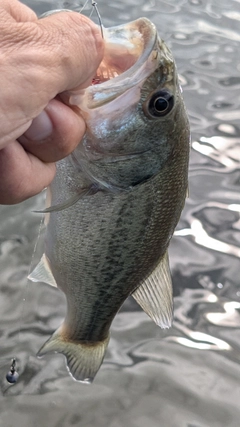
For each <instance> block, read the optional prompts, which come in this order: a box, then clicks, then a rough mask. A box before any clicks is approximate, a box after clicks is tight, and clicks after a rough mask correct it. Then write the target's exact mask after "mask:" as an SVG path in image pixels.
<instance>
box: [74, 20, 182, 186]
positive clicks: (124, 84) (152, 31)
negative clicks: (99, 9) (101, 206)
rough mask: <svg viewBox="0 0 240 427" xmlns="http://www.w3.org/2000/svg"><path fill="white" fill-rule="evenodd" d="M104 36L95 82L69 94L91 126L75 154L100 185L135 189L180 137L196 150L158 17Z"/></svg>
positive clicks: (108, 31)
mask: <svg viewBox="0 0 240 427" xmlns="http://www.w3.org/2000/svg"><path fill="white" fill-rule="evenodd" d="M103 34H104V41H105V55H104V59H103V61H102V63H101V64H100V66H99V68H98V70H97V72H96V75H95V77H94V79H93V80H92V84H91V85H90V86H89V87H87V88H85V89H82V90H80V91H72V92H68V102H69V103H70V104H71V105H75V106H77V107H78V108H79V111H80V114H81V115H82V116H83V118H84V120H85V122H86V125H87V130H86V134H85V136H84V139H83V141H81V143H80V144H79V146H78V147H77V148H76V150H75V151H74V153H73V158H74V161H75V163H76V164H78V166H79V167H80V169H81V170H84V171H85V173H86V174H87V175H88V177H89V179H90V180H91V181H94V182H97V183H98V184H99V185H100V186H103V187H107V188H109V189H111V188H112V189H114V188H118V187H119V188H129V187H132V186H134V185H137V184H138V183H140V182H142V181H144V180H146V179H147V178H149V177H151V176H153V175H154V174H156V173H158V171H159V170H160V169H161V168H162V167H163V166H164V165H165V163H166V162H167V161H168V159H169V157H170V156H171V153H172V152H173V150H174V149H175V148H176V145H178V144H179V140H182V139H183V140H184V144H185V145H186V146H187V147H188V148H189V125H188V118H187V114H186V110H185V107H184V103H183V99H182V95H181V88H180V85H179V82H178V76H177V71H176V65H175V62H174V59H173V56H172V54H171V52H170V50H169V48H168V47H167V46H166V44H165V43H164V41H163V40H162V39H161V38H160V37H159V35H158V32H157V29H156V27H155V25H154V24H153V23H152V22H151V21H149V20H148V19H146V18H140V19H138V20H136V21H133V22H130V23H127V24H124V25H120V26H116V27H112V28H108V29H104V32H103ZM185 151H186V150H185Z"/></svg>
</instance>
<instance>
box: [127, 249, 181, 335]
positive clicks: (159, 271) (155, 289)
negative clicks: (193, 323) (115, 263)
mask: <svg viewBox="0 0 240 427" xmlns="http://www.w3.org/2000/svg"><path fill="white" fill-rule="evenodd" d="M132 296H133V298H134V299H135V300H136V301H137V303H138V304H139V305H140V306H141V307H142V309H143V310H144V311H145V313H146V314H148V316H150V317H151V319H152V320H153V321H154V322H155V323H156V324H157V325H159V326H160V327H161V328H169V327H170V326H171V324H172V316H173V296H172V280H171V274H170V268H169V262H168V253H167V252H166V253H165V255H164V257H163V258H162V259H161V261H160V263H159V264H158V266H157V267H156V268H155V270H154V271H153V272H152V274H151V275H150V276H149V277H148V278H147V279H146V280H145V282H144V283H143V284H142V285H141V286H139V288H137V289H136V290H135V291H134V292H133V294H132Z"/></svg>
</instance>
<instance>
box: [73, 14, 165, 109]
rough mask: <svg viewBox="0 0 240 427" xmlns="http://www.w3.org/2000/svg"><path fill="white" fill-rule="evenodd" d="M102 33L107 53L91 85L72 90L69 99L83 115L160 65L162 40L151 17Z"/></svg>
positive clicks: (139, 80) (142, 79)
mask: <svg viewBox="0 0 240 427" xmlns="http://www.w3.org/2000/svg"><path fill="white" fill-rule="evenodd" d="M103 36H104V42H105V54H104V58H103V60H102V62H101V64H100V66H99V68H98V70H97V72H96V75H95V76H94V78H93V80H92V82H91V85H90V86H89V87H87V88H85V89H84V90H81V91H80V92H75V91H73V92H70V93H69V95H70V98H69V103H70V104H72V105H77V106H78V107H79V108H80V109H81V111H82V113H83V115H84V112H86V113H89V112H90V110H93V109H96V108H98V107H101V106H103V105H104V104H107V103H109V102H111V101H113V100H114V99H115V98H117V97H119V96H120V95H122V94H124V93H126V92H127V91H128V90H129V89H131V88H133V87H138V86H140V83H141V82H143V81H144V80H145V79H146V78H147V77H149V75H150V74H151V73H152V72H153V71H154V70H155V69H156V68H157V67H158V66H159V58H158V55H159V53H160V51H161V46H160V44H161V40H160V39H159V38H158V34H157V29H156V27H155V25H154V24H153V23H152V22H151V21H149V19H147V18H139V19H137V20H136V21H133V22H130V23H127V24H124V25H119V26H116V27H111V28H107V29H104V30H103Z"/></svg>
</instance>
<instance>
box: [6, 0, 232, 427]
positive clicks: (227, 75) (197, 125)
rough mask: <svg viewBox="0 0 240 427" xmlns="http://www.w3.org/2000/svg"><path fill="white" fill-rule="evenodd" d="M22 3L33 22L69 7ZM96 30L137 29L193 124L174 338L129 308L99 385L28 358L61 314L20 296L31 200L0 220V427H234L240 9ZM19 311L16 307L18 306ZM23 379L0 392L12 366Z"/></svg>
mask: <svg viewBox="0 0 240 427" xmlns="http://www.w3.org/2000/svg"><path fill="white" fill-rule="evenodd" d="M24 3H26V4H28V5H29V6H31V7H33V8H34V10H35V11H37V12H38V13H39V14H40V13H43V12H45V11H47V10H49V9H55V8H57V7H67V8H72V9H76V8H78V7H79V1H76V0H75V1H74V0H73V1H70V0H69V1H57V0H56V1H50V0H49V1H43V0H42V1H40V0H39V1H33V0H26V1H25V2H24ZM98 7H99V10H100V12H101V15H102V18H103V23H104V25H105V26H109V25H116V24H120V23H124V22H126V21H130V20H133V19H136V18H138V17H140V16H146V17H148V18H149V19H151V20H152V21H153V22H154V23H155V24H156V26H157V28H158V30H159V33H160V35H161V36H162V38H164V39H165V40H166V41H167V43H168V45H169V46H170V47H171V49H172V51H173V53H174V57H175V59H176V62H177V66H178V71H179V74H180V79H181V84H182V87H183V90H184V98H185V102H186V105H187V109H188V111H189V115H190V122H191V129H192V146H193V149H192V153H191V164H190V175H189V179H190V185H189V187H190V188H189V189H190V195H189V198H188V199H187V202H186V207H185V209H184V212H183V215H182V218H181V221H180V223H179V225H178V227H177V231H176V233H175V236H174V238H173V240H172V244H171V248H170V261H171V267H172V273H173V284H174V294H175V318H174V324H173V328H172V329H170V330H169V331H162V330H160V329H159V328H158V327H157V326H156V325H154V324H153V322H152V321H151V320H150V319H149V318H148V317H147V316H146V315H145V314H144V313H143V312H142V311H141V310H140V309H139V308H138V306H137V305H136V304H135V303H134V301H133V300H131V299H129V300H128V301H126V303H125V305H124V306H123V308H122V310H121V312H120V313H119V314H118V315H117V317H116V319H115V321H114V323H113V327H112V335H111V341H110V345H109V349H108V353H107V357H106V358H105V362H104V364H103V366H102V368H101V369H100V371H99V373H98V375H97V377H96V379H95V382H94V383H93V385H92V386H90V387H87V386H84V385H82V384H79V383H76V382H74V381H73V380H72V379H71V378H70V377H69V376H68V374H67V372H66V368H65V362H64V358H63V357H62V356H61V355H54V356H48V357H45V358H43V359H41V360H39V359H37V358H36V357H35V354H36V352H37V350H38V349H39V348H40V346H41V345H42V344H43V342H45V340H46V338H47V337H48V336H49V335H50V334H51V333H52V332H53V331H54V330H55V329H56V327H57V326H58V325H59V324H60V322H61V320H62V318H63V316H64V312H65V301H64V298H63V296H62V295H61V293H60V292H57V291H56V290H54V289H51V288H50V287H48V286H44V285H38V284H27V280H26V276H27V274H28V271H29V266H30V264H31V259H32V254H33V251H34V245H35V241H36V238H37V235H38V230H39V217H38V216H37V215H36V214H33V213H32V210H34V209H36V208H39V207H40V206H42V203H43V197H44V196H43V195H42V194H41V195H39V196H37V197H35V198H32V199H30V200H28V201H26V202H24V203H22V204H19V205H17V206H10V207H9V206H2V207H1V208H0V268H1V277H0V292H1V298H0V309H1V310H0V313H1V327H0V343H1V345H0V381H1V397H0V426H1V427H15V426H18V427H33V426H48V427H55V426H56V427H70V426H81V427H93V426H96V427H106V426H108V427H126V426H127V427H146V426H149V427H159V426H160V427H225V426H228V427H238V426H239V425H240V421H239V419H240V409H239V401H240V312H239V310H240V282H239V271H240V268H239V267H240V264H239V257H240V217H239V212H240V191H239V190H240V173H239V160H240V150H239V142H240V129H239V126H240V125H239V124H240V59H239V44H240V30H239V28H240V1H239V0H229V1H228V2H226V1H223V0H220V1H219V0H218V1H217V0H209V1H207V0H188V1H187V0H179V1H175V0H166V1H161V0H149V1H147V2H146V1H143V0H138V1H137V0H130V1H129V0H128V1H126V0H124V1H118V2H109V1H106V0H102V1H100V0H99V2H98ZM24 300H26V301H25V302H24ZM14 356H16V357H17V358H18V364H19V372H20V374H21V375H20V378H19V381H18V383H17V384H16V385H15V386H9V385H8V384H7V382H6V381H5V379H4V378H5V374H6V371H7V370H8V369H9V365H10V361H11V358H12V357H14Z"/></svg>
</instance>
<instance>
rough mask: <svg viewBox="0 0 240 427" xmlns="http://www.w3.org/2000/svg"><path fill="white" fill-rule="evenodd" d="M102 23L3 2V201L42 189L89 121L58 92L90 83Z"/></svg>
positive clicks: (97, 57)
mask: <svg viewBox="0 0 240 427" xmlns="http://www.w3.org/2000/svg"><path fill="white" fill-rule="evenodd" d="M103 49H104V48H103V41H102V37H101V32H100V30H99V29H98V27H97V26H96V25H95V24H94V23H93V22H92V21H90V20H89V19H88V18H86V17H85V16H83V15H80V14H78V13H75V12H71V13H69V12H63V13H62V12H61V13H57V14H53V15H50V16H48V17H46V18H43V19H41V20H38V18H37V16H36V15H35V13H34V12H33V11H32V10H31V9H29V8H28V7H27V6H25V5H23V4H22V3H20V2H19V1H18V0H1V5H0V56H1V60H0V81H1V92H0V203H1V204H13V203H18V202H21V201H22V200H24V199H26V198H28V197H31V196H33V195H35V194H37V193H39V192H40V191H41V190H42V189H43V188H45V187H46V186H47V185H49V183H50V182H51V181H52V179H53V177H54V175H55V164H54V162H56V161H58V160H60V159H62V158H63V157H65V156H67V155H68V154H69V153H70V152H71V151H73V150H74V148H75V147H76V146H77V144H78V143H79V142H80V140H81V139H82V137H83V135H84V132H85V123H84V121H83V119H82V118H81V117H80V116H79V114H77V112H76V110H75V109H74V107H70V106H67V105H65V104H63V103H62V102H61V101H60V100H59V99H58V97H57V98H56V96H57V95H58V94H59V93H61V92H64V91H67V90H70V89H71V90H72V89H80V88H84V87H86V86H88V85H89V84H90V82H91V80H92V78H93V77H94V74H95V72H96V70H97V68H98V65H99V63H100V62H101V60H102V57H103Z"/></svg>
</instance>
